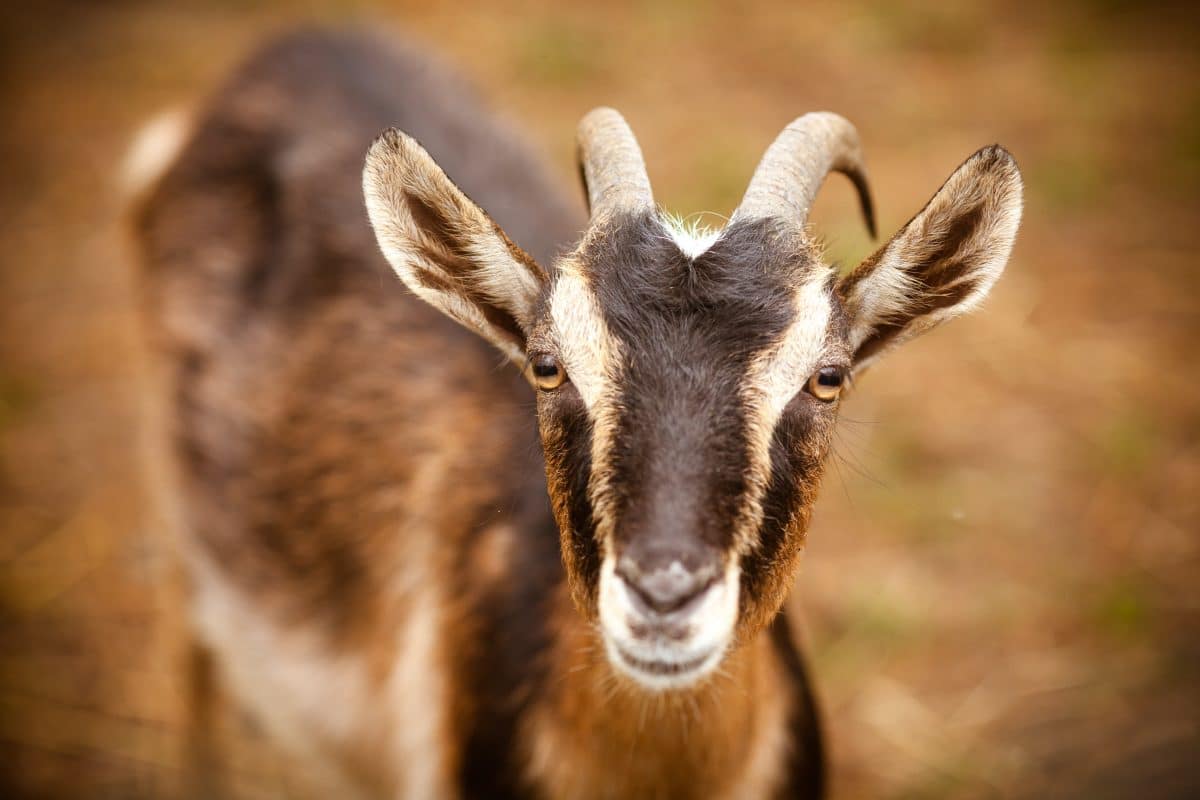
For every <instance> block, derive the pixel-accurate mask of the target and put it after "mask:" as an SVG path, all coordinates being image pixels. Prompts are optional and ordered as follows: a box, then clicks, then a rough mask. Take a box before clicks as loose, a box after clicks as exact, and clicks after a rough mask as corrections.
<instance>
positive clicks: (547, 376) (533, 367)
mask: <svg viewBox="0 0 1200 800" xmlns="http://www.w3.org/2000/svg"><path fill="white" fill-rule="evenodd" d="M529 374H530V375H532V376H533V383H534V385H535V386H537V387H538V388H539V389H541V390H542V391H550V390H551V389H557V388H558V387H560V386H562V385H563V383H565V382H566V380H567V372H566V370H564V369H563V368H562V365H561V364H559V363H558V359H557V358H555V357H554V356H549V355H540V356H534V357H533V359H532V360H531V361H530V362H529Z"/></svg>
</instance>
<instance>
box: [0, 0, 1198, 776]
mask: <svg viewBox="0 0 1200 800" xmlns="http://www.w3.org/2000/svg"><path fill="white" fill-rule="evenodd" d="M21 5H22V6H24V7H22V8H18V7H16V6H17V4H5V8H4V9H3V11H0V14H2V15H3V24H2V25H0V93H2V94H0V109H3V111H2V112H0V113H2V115H3V117H2V119H3V124H2V125H0V165H2V166H3V179H2V180H0V298H2V300H3V311H2V312H0V534H2V535H0V786H3V787H6V788H7V789H8V793H7V794H6V796H30V797H41V796H73V797H78V796H89V797H159V796H163V795H164V794H168V793H169V791H170V790H169V787H170V786H171V785H172V781H173V780H174V776H175V775H176V774H177V772H178V769H179V766H180V759H179V753H178V747H177V745H178V738H179V728H180V725H179V715H178V708H179V702H180V695H181V686H180V681H179V679H178V675H177V673H176V671H175V670H174V669H173V663H172V661H171V660H170V658H169V657H168V656H167V655H166V653H167V649H166V648H165V647H164V646H163V645H164V643H166V642H168V641H169V640H170V639H171V636H172V631H173V626H174V625H175V622H173V617H174V615H173V611H172V609H173V605H172V602H171V596H170V591H169V589H168V587H169V585H170V582H169V577H170V572H171V570H170V563H169V561H168V560H167V559H166V558H165V555H164V549H163V542H162V537H161V526H160V525H159V524H158V523H157V521H156V517H155V514H154V512H153V510H152V509H151V507H150V503H149V492H148V488H147V487H148V480H147V476H146V470H145V468H144V463H143V459H142V452H143V443H142V438H141V420H142V419H143V418H144V416H145V404H146V398H145V386H144V378H145V365H144V344H143V342H142V341H141V339H140V332H139V328H138V318H137V309H136V305H135V302H134V294H133V268H132V264H131V260H130V257H129V256H130V248H129V243H128V241H127V240H126V238H125V234H126V231H125V228H124V227H123V223H124V218H123V211H124V209H123V202H122V199H121V194H120V192H119V190H118V181H117V176H118V173H119V171H120V165H121V161H122V158H123V155H124V153H125V151H126V149H127V147H128V146H129V144H130V142H131V139H132V137H133V136H134V134H135V132H136V131H137V130H138V129H139V127H140V126H141V125H142V124H144V123H145V122H146V121H147V120H148V119H149V118H150V117H151V116H152V115H154V114H155V113H157V112H160V111H162V110H164V109H167V108H174V107H182V108H188V107H195V106H196V105H197V104H198V103H200V102H202V101H203V98H204V97H205V96H206V95H207V94H208V93H209V92H210V91H211V90H212V89H213V88H214V87H215V86H216V85H217V83H218V82H219V81H220V80H222V78H223V77H224V76H225V75H226V74H227V72H228V70H229V69H230V68H231V67H233V66H234V65H235V64H236V63H237V62H238V61H239V60H240V59H241V58H242V57H243V56H244V55H245V54H246V53H247V52H248V51H249V50H250V49H252V48H253V47H254V46H255V45H256V43H259V42H260V41H261V40H262V39H263V38H264V37H265V36H267V35H269V34H270V33H272V32H276V31H279V30H282V29H286V28H288V27H290V26H293V25H295V24H297V23H301V22H305V21H321V22H327V23H335V24H347V23H367V24H370V25H372V26H378V27H387V28H394V29H395V30H396V31H397V33H398V34H399V35H403V36H405V37H408V38H411V39H413V40H415V41H418V42H422V43H424V44H425V45H427V46H428V47H429V48H430V49H431V50H432V51H434V52H436V53H439V54H440V55H441V56H443V57H444V58H445V59H446V60H447V61H449V62H451V63H453V64H456V65H458V67H459V68H460V69H461V71H462V72H464V73H465V74H466V75H467V76H468V77H469V78H470V79H472V80H473V81H474V82H476V83H477V84H478V85H479V86H480V87H481V88H482V90H483V92H484V94H485V95H486V96H487V97H488V98H489V100H490V102H491V104H492V106H493V107H494V108H496V109H497V110H498V111H499V112H501V113H502V114H503V115H505V116H507V117H509V118H510V119H512V120H514V121H516V122H517V123H518V124H519V125H520V126H522V127H523V128H524V130H526V131H527V132H528V135H529V136H530V137H531V138H532V140H534V141H536V142H537V143H538V145H539V146H540V147H541V148H542V149H543V150H544V152H545V153H546V154H547V155H548V157H549V158H550V159H551V160H552V161H553V163H554V164H555V165H556V167H557V168H558V170H559V172H560V173H561V175H562V177H563V180H564V181H566V180H571V181H573V180H574V178H573V175H574V172H573V165H572V163H571V159H572V157H573V135H574V133H573V131H574V126H575V123H576V122H577V120H578V118H579V117H580V116H581V115H582V114H583V113H584V112H585V111H586V110H588V109H589V108H591V107H592V106H595V105H598V104H601V103H604V104H611V105H614V106H616V107H618V108H619V109H621V110H622V111H623V112H624V113H625V115H626V116H627V118H628V119H629V120H630V122H631V124H632V125H633V127H634V129H635V131H636V132H637V134H638V136H639V137H640V139H641V143H642V146H643V149H644V151H645V154H646V160H647V162H648V164H649V167H650V174H651V178H652V180H653V181H654V184H655V189H656V195H657V197H658V199H659V201H660V202H661V203H662V204H663V205H664V206H666V207H667V208H668V209H670V210H673V211H676V212H679V213H682V214H691V213H693V212H700V211H710V212H716V213H718V214H727V213H729V211H730V210H731V209H732V208H733V207H734V205H735V204H736V202H737V200H738V199H739V197H740V195H741V192H742V191H743V189H744V187H745V185H746V182H747V180H748V178H749V176H750V173H751V171H752V170H753V168H754V166H755V164H756V163H757V161H758V159H759V157H760V156H761V154H762V152H763V150H764V149H765V147H766V145H767V144H768V143H769V142H770V141H771V139H772V138H773V137H774V136H775V135H776V134H777V133H778V132H779V130H780V129H781V128H782V127H783V125H784V124H786V123H787V122H788V121H789V120H790V119H791V118H793V117H794V116H796V115H798V114H799V113H801V112H804V111H808V110H815V109H829V110H834V111H838V112H840V113H842V114H844V115H846V116H847V117H849V118H850V119H851V120H852V121H853V122H855V123H856V125H857V126H858V128H859V131H860V133H861V135H862V138H863V142H864V145H865V148H866V152H867V160H868V164H869V166H870V169H871V171H872V177H873V182H874V188H875V193H876V199H877V204H878V207H879V212H880V218H881V230H882V231H883V232H884V233H885V234H890V232H891V231H893V230H895V229H896V228H897V227H898V226H900V225H901V224H903V223H904V222H905V221H906V220H907V219H908V217H909V216H910V215H911V214H913V213H914V212H915V211H917V210H918V209H919V208H920V207H921V205H922V204H923V203H924V202H925V200H926V199H927V198H928V197H929V196H930V195H931V194H932V193H933V191H934V190H935V189H936V188H937V187H938V186H939V185H940V184H941V182H942V181H943V180H944V179H945V178H946V177H947V176H948V175H949V174H950V172H951V171H952V170H953V169H954V167H955V166H957V165H958V164H959V163H960V162H961V161H962V160H963V159H964V158H965V157H966V156H967V155H969V154H970V153H971V152H973V151H974V150H975V149H976V148H978V147H980V146H982V145H985V144H989V143H991V142H994V141H999V142H1002V143H1003V144H1005V145H1006V146H1008V147H1009V148H1010V149H1011V150H1012V151H1013V153H1014V154H1015V155H1016V157H1017V159H1018V161H1019V162H1020V164H1021V166H1022V169H1023V171H1024V175H1025V180H1026V211H1025V221H1024V224H1023V226H1022V230H1021V235H1020V237H1019V239H1018V241H1017V246H1016V251H1015V253H1014V256H1013V259H1012V262H1011V264H1010V266H1009V268H1008V271H1007V273H1006V275H1005V277H1004V278H1003V279H1002V280H1001V282H1000V283H999V285H998V287H997V288H996V290H995V291H994V293H993V295H992V298H991V299H990V300H989V301H988V303H987V304H986V306H985V308H984V309H983V310H982V311H981V312H979V313H977V314H976V315H974V316H972V317H970V318H968V319H964V320H961V321H959V322H956V323H954V324H953V325H951V326H949V327H947V328H943V329H940V330H939V331H937V332H936V333H934V334H931V335H929V336H927V337H925V338H923V339H921V340H919V341H918V342H914V343H912V344H910V345H907V346H905V347H904V348H903V349H901V350H900V351H899V352H897V353H896V354H894V355H893V356H892V357H890V358H888V359H886V360H885V361H884V362H883V363H882V364H881V365H880V366H879V367H877V368H875V369H873V370H872V371H871V372H870V373H869V374H868V375H867V376H866V377H865V379H864V380H863V381H861V383H860V384H859V387H858V390H857V391H856V392H855V395H854V396H853V397H852V399H851V400H850V401H849V403H848V404H847V405H846V407H845V409H844V414H843V416H844V420H843V421H842V423H841V427H840V434H839V440H838V453H837V457H836V459H835V465H834V467H833V468H832V469H831V471H830V473H829V474H828V477H827V479H826V483H825V487H824V491H823V497H822V499H821V502H820V505H819V510H818V514H817V517H816V520H815V523H814V526H813V530H812V534H811V537H810V545H809V550H808V555H807V558H806V562H805V564H804V566H803V569H802V572H801V575H800V578H799V581H798V591H797V593H796V598H795V604H796V605H797V606H798V607H799V608H800V609H801V614H802V618H803V620H804V626H805V629H806V635H807V638H808V641H809V644H808V650H809V655H810V658H811V660H812V662H813V667H814V670H815V673H816V684H817V689H818V691H819V694H820V696H821V699H822V701H823V705H824V709H825V715H826V720H827V727H828V732H829V739H830V742H831V748H832V759H833V765H834V772H833V784H834V787H833V788H834V794H835V796H836V797H845V798H880V797H881V798H975V797H1088V798H1107V797H1129V796H1135V795H1136V796H1138V797H1142V798H1152V797H1153V798H1159V797H1162V798H1168V797H1170V798H1176V797H1178V798H1183V797H1197V796H1200V721H1198V720H1200V593H1198V592H1197V589H1196V587H1197V585H1198V584H1200V538H1198V536H1200V402H1198V401H1200V385H1198V383H1197V378H1198V377H1200V376H1198V375H1197V370H1196V361H1197V355H1196V351H1197V347H1198V346H1200V264H1198V263H1197V245H1198V244H1200V236H1198V234H1197V225H1198V222H1200V193H1198V191H1197V189H1198V187H1200V82H1198V80H1197V76H1198V75H1200V47H1198V45H1200V25H1198V24H1197V23H1198V21H1200V12H1197V11H1196V7H1195V5H1194V4H1180V5H1179V6H1160V5H1153V4H1143V3H1132V2H1120V1H1119V0H1101V1H1100V2H1063V3H1053V4H1037V5H1036V6H1035V5H1034V4H1019V3H1015V2H1012V3H1010V2H982V3H940V2H930V3H918V4H915V5H912V6H908V7H906V8H900V7H898V6H895V5H893V4H891V3H886V2H865V3H837V4H821V5H820V6H817V5H813V6H806V5H804V4H801V3H796V2H768V3H737V4H733V3H718V2H696V3H688V2H676V1H675V0H654V1H653V2H647V3H636V4H635V3H603V4H602V3H596V2H590V3H589V2H562V1H561V0H560V1H559V2H544V3H543V2H526V1H525V0H516V1H510V2H505V3H497V4H493V5H481V4H476V3H472V2H462V1H461V0H460V1H459V2H454V3H447V4H444V5H437V4H434V3H429V2H412V3H403V2H398V3H371V2H357V1H355V0H346V1H343V2H306V3H297V4H291V3H283V2H267V3H249V2H241V1H240V0H223V1H221V2H204V3H160V2H106V3H84V2H79V3H62V2H57V0H45V1H43V2H39V3H36V4H21ZM365 144H366V143H364V146H365ZM714 219H715V218H710V221H712V220H714ZM813 222H814V226H815V228H816V230H817V231H819V232H820V233H821V234H822V235H823V237H824V238H825V240H826V242H827V246H828V253H829V255H830V257H831V258H833V259H835V260H837V261H839V262H840V263H842V264H843V265H845V266H847V267H849V266H853V265H854V264H855V263H857V262H858V261H859V260H860V259H861V258H862V257H864V256H865V255H867V254H868V253H869V252H870V251H871V249H872V244H871V243H870V242H869V241H868V240H867V238H866V236H865V234H864V233H862V232H861V230H860V226H859V223H858V221H857V219H856V216H855V209H854V201H853V197H852V193H851V191H850V189H849V187H848V184H846V183H845V182H844V181H842V180H840V179H837V178H835V179H833V180H831V182H830V185H829V187H828V188H827V190H826V191H825V192H824V193H823V195H822V197H821V199H820V201H819V202H818V205H817V209H816V211H815V213H814V216H813ZM230 735H231V736H238V737H241V739H242V740H244V746H242V747H240V748H238V749H237V750H236V752H235V756H234V758H235V761H236V763H235V764H233V765H232V767H233V769H234V771H235V772H236V773H237V775H238V784H237V785H238V790H239V792H241V793H242V794H243V795H244V796H246V797H276V796H283V795H286V794H287V793H288V791H289V790H288V775H289V771H288V769H287V767H286V765H284V764H282V763H281V762H280V761H279V760H278V759H277V758H276V757H275V756H274V754H272V753H271V752H270V750H269V748H267V746H266V745H265V744H264V743H262V742H259V741H257V739H256V737H255V736H254V732H253V729H252V727H251V726H249V725H247V724H239V725H238V726H237V728H236V730H233V731H231V733H230Z"/></svg>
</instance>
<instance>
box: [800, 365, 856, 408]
mask: <svg viewBox="0 0 1200 800" xmlns="http://www.w3.org/2000/svg"><path fill="white" fill-rule="evenodd" d="M845 382H846V373H845V371H844V370H842V368H841V367H822V368H821V369H819V370H817V371H816V372H814V373H813V374H812V376H811V377H810V378H809V379H808V386H807V387H806V388H807V389H808V393H809V394H811V395H812V396H813V397H815V398H817V399H818V400H820V401H822V402H824V403H832V402H833V401H834V400H837V398H838V395H839V394H841V392H842V384H844V383H845Z"/></svg>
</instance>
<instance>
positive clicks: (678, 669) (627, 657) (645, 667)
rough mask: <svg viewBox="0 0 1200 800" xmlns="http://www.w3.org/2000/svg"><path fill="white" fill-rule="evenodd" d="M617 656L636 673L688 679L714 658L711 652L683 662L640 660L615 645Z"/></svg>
mask: <svg viewBox="0 0 1200 800" xmlns="http://www.w3.org/2000/svg"><path fill="white" fill-rule="evenodd" d="M614 649H615V650H616V651H617V655H618V656H619V657H620V658H621V660H622V661H624V662H625V665H626V666H627V667H629V668H630V669H631V670H634V671H636V672H641V673H645V674H647V675H651V676H654V677H656V678H686V677H688V675H689V674H690V673H694V672H697V671H699V670H700V669H701V668H702V667H703V666H704V665H705V664H706V663H707V662H708V661H709V659H710V658H712V655H713V651H712V650H709V651H707V652H705V653H702V654H701V655H699V656H696V657H693V658H687V659H684V660H682V661H665V660H661V659H646V658H639V657H638V656H635V655H633V654H632V653H630V652H629V651H628V650H626V649H625V648H624V647H621V646H620V645H615V646H614Z"/></svg>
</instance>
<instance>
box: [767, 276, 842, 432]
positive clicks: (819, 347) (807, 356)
mask: <svg viewBox="0 0 1200 800" xmlns="http://www.w3.org/2000/svg"><path fill="white" fill-rule="evenodd" d="M829 273H830V269H829V268H828V267H823V268H818V269H815V270H813V272H812V274H811V275H810V276H809V277H808V278H807V280H805V282H804V284H803V285H801V286H800V288H799V289H798V290H797V292H796V294H795V298H794V308H795V312H796V318H795V320H794V321H793V322H792V324H791V325H790V326H789V327H788V329H787V331H786V332H785V333H784V335H783V336H782V337H781V338H780V340H779V344H778V346H777V347H775V348H772V350H770V351H768V352H767V353H766V354H765V357H764V358H760V359H759V360H758V362H757V363H756V364H755V365H754V367H753V368H752V372H753V374H752V376H751V382H752V385H753V386H754V387H755V390H756V391H757V392H758V393H760V395H761V396H762V397H763V399H764V401H765V404H764V406H763V410H764V412H765V414H766V416H765V418H764V421H766V422H769V423H770V426H771V428H772V429H774V427H775V422H776V421H778V419H779V415H780V414H781V413H783V409H784V406H786V405H787V404H788V402H789V401H790V400H791V399H792V398H793V397H795V396H796V393H797V392H798V391H800V389H801V388H803V386H804V383H805V381H807V380H808V377H809V375H811V374H812V372H813V370H815V369H817V368H818V367H819V366H821V364H820V363H819V362H820V360H821V357H822V355H823V354H824V351H825V339H826V335H827V333H828V331H829V321H830V318H831V317H832V315H833V305H832V302H831V299H830V297H829V292H828V290H827V288H826V287H827V286H828V278H829Z"/></svg>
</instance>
